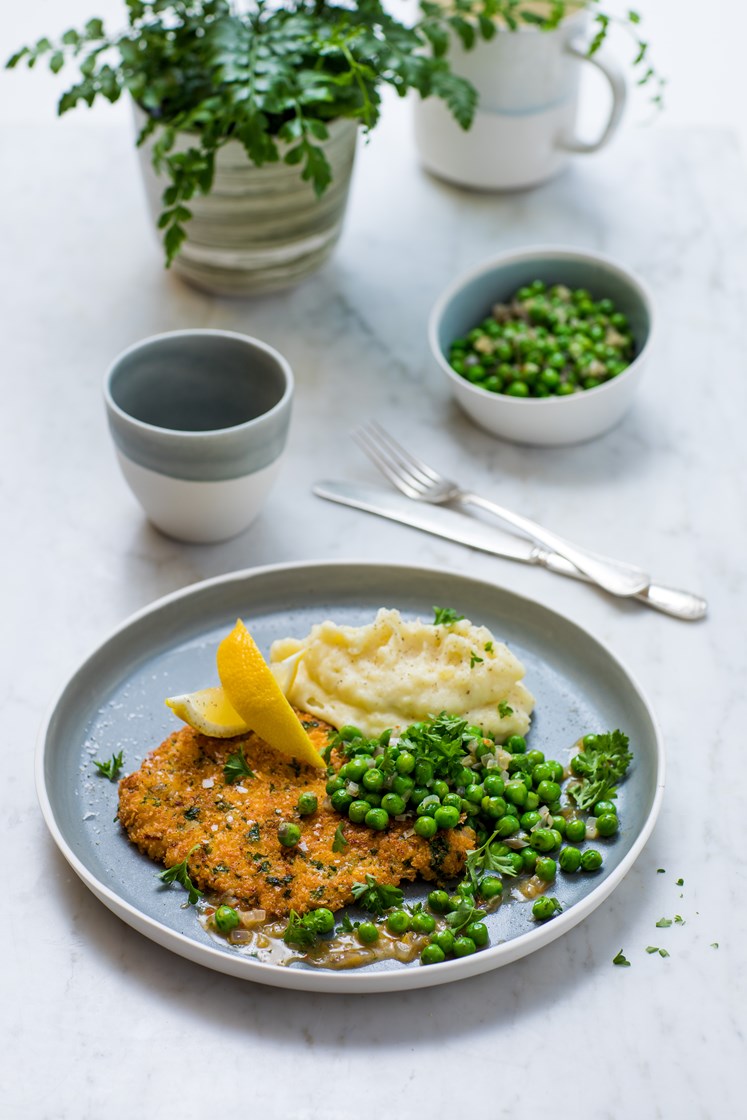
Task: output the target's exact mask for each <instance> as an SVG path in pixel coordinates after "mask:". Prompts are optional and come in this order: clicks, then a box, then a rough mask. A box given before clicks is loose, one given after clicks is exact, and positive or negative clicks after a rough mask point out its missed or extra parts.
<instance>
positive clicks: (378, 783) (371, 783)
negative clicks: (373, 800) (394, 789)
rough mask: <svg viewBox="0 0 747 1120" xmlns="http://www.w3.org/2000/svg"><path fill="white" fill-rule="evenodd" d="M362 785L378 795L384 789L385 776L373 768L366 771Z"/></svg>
mask: <svg viewBox="0 0 747 1120" xmlns="http://www.w3.org/2000/svg"><path fill="white" fill-rule="evenodd" d="M362 784H363V787H364V789H368V790H371V792H372V793H378V792H379V790H381V789H383V787H384V775H383V774H382V772H381V770H379V769H378V768H377V767H376V766H373V767H371V769H370V770H366V773H365V774H364V775H363V778H362Z"/></svg>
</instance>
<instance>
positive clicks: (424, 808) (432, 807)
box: [417, 793, 441, 817]
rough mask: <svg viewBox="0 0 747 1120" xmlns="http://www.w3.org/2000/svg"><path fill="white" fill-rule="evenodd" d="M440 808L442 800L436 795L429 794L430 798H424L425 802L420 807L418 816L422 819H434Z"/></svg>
mask: <svg viewBox="0 0 747 1120" xmlns="http://www.w3.org/2000/svg"><path fill="white" fill-rule="evenodd" d="M440 806H441V800H440V798H438V797H437V796H436V794H435V793H429V794H428V796H427V797H424V798H423V800H422V801H421V802H420V804H419V805H418V808H417V814H418V816H419V817H422V816H429V817H432V816H433V815H434V813H435V812H436V809H438V808H440Z"/></svg>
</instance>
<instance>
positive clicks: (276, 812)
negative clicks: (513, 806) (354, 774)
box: [119, 712, 475, 917]
mask: <svg viewBox="0 0 747 1120" xmlns="http://www.w3.org/2000/svg"><path fill="white" fill-rule="evenodd" d="M298 715H299V718H300V719H302V721H303V722H304V726H305V727H306V728H307V729H308V733H309V736H310V738H311V739H312V742H314V745H315V746H316V747H317V749H318V750H322V749H323V748H324V747H326V745H327V733H328V731H330V730H331V729H330V728H329V725H328V724H325V723H322V721H321V720H318V719H315V718H314V717H313V716H308V715H306V714H305V713H303V712H299V713H298ZM242 748H243V750H244V754H245V757H246V761H247V762H248V764H249V766H250V767H251V769H252V771H253V772H254V777H245V778H241V779H240V780H239V781H237V782H235V783H234V784H230V783H229V782H228V781H227V780H226V778H225V777H224V773H223V766H224V764H225V762H226V760H227V759H228V757H229V755H231V754H235V753H236V752H237V751H239V750H240V749H242ZM334 761H335V757H334V755H333V762H334ZM337 761H338V762H339V761H340V760H339V759H338V760H337ZM326 781H327V778H326V774H325V772H324V771H323V770H318V769H315V768H313V767H311V766H307V765H303V764H301V763H298V762H296V761H295V760H294V759H290V758H287V757H286V756H285V755H281V754H279V753H278V752H277V751H274V750H272V749H271V748H270V747H268V746H267V745H266V744H265V743H264V742H263V741H262V740H261V739H259V738H258V736H256V735H254V734H249V735H246V736H241V737H239V738H235V739H211V738H208V737H207V736H205V735H201V734H200V733H199V732H196V731H193V730H192V729H191V728H189V727H184V728H183V729H182V730H180V731H175V732H174V733H173V734H171V735H169V737H168V738H167V739H166V740H164V742H163V743H162V744H161V746H160V747H158V748H157V749H156V750H154V751H153V752H152V753H151V754H150V755H148V757H147V758H146V759H145V760H144V762H143V763H142V765H141V767H140V769H139V770H137V771H135V773H133V774H130V775H128V776H127V777H126V778H123V779H122V781H121V782H120V783H119V820H120V822H121V824H122V826H123V828H124V829H125V830H126V832H127V834H128V836H129V838H130V840H132V842H133V843H134V844H137V846H138V848H140V850H141V851H142V852H144V853H146V855H148V856H150V857H151V858H152V859H157V860H161V861H162V862H163V863H164V864H165V865H166V866H167V867H173V866H174V865H175V864H177V863H180V862H181V861H182V860H184V859H187V860H188V867H189V874H190V877H191V879H192V881H193V882H194V883H195V884H196V885H197V886H199V887H200V888H201V889H202V890H212V891H217V892H219V893H221V894H223V893H230V894H232V895H234V896H235V897H236V899H237V900H238V902H239V904H240V905H243V906H246V907H249V908H255V907H256V908H260V909H263V910H265V911H266V912H267V915H268V917H284V916H286V915H287V914H288V913H289V912H290V911H291V910H296V911H298V912H299V913H305V912H306V911H307V910H309V909H311V908H313V907H318V906H327V907H329V909H330V910H339V909H340V908H341V907H343V906H345V905H348V904H349V903H352V902H353V893H352V886H353V883H356V882H363V881H364V880H365V877H366V875H373V876H374V877H375V878H376V879H378V880H379V882H382V883H399V882H401V881H403V880H411V879H415V878H416V876H418V875H421V876H422V877H423V878H424V879H432V880H436V881H439V882H443V881H446V880H449V879H452V878H454V877H456V876H457V875H459V874H460V873H461V872H462V871H463V869H464V861H465V853H466V852H467V851H468V850H470V849H471V848H473V847H474V844H475V836H474V833H473V832H472V829H470V828H464V829H461V828H456V829H449V830H446V831H439V832H438V833H436V835H435V836H434V837H433V839H432V840H425V839H423V838H422V837H420V836H417V835H416V834H415V833H413V831H412V821H411V820H408V821H405V822H398V821H395V820H393V821H392V822H391V824H390V826H389V828H388V829H387V830H386V831H384V832H376V831H373V830H372V829H370V828H367V827H366V826H365V825H362V824H361V825H357V824H352V823H351V822H350V821H349V820H348V819H347V818H346V817H343V816H341V815H340V814H339V813H337V812H336V811H335V810H334V809H333V808H332V807H331V806H330V804H329V799H328V798H327V796H326V792H325V785H326ZM305 791H308V792H311V793H314V794H316V796H317V799H318V803H319V807H318V809H317V811H316V812H315V813H314V814H312V815H310V816H305V817H301V816H299V814H298V811H297V802H298V797H299V794H300V793H302V792H305ZM288 821H292V822H294V823H296V824H298V825H299V826H300V828H301V841H300V843H299V844H298V845H296V846H295V847H293V848H287V847H284V846H283V845H282V844H281V843H280V841H279V839H278V825H279V824H281V823H282V822H288ZM340 826H342V827H341V832H342V836H343V837H344V841H346V843H345V845H344V846H342V845H341V843H340V841H339V839H338V840H337V842H336V840H335V837H336V834H337V835H338V837H339V832H338V830H339V829H340ZM335 847H338V848H341V849H342V850H340V851H335V850H334V848H335Z"/></svg>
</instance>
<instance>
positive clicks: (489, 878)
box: [480, 875, 503, 900]
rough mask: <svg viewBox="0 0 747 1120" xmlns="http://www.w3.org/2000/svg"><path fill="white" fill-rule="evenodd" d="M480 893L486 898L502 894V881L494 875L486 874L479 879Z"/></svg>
mask: <svg viewBox="0 0 747 1120" xmlns="http://www.w3.org/2000/svg"><path fill="white" fill-rule="evenodd" d="M480 894H481V895H482V897H483V898H484V899H486V900H487V899H491V898H497V897H498V896H499V895H501V894H503V883H502V882H501V880H500V879H499V878H498V877H497V876H496V875H486V876H485V878H484V879H481V880H480Z"/></svg>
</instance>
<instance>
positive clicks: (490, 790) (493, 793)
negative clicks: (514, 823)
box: [470, 774, 506, 800]
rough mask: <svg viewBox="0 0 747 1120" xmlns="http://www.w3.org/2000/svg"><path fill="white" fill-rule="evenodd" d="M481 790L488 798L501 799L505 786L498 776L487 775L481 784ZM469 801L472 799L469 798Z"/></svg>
mask: <svg viewBox="0 0 747 1120" xmlns="http://www.w3.org/2000/svg"><path fill="white" fill-rule="evenodd" d="M482 788H483V789H484V790H485V793H486V794H487V796H488V797H502V796H503V793H504V791H505V789H506V786H505V783H504V781H503V778H501V777H499V776H498V774H488V775H487V777H486V778H485V780H484V782H483V783H482ZM470 800H473V799H472V798H470Z"/></svg>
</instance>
